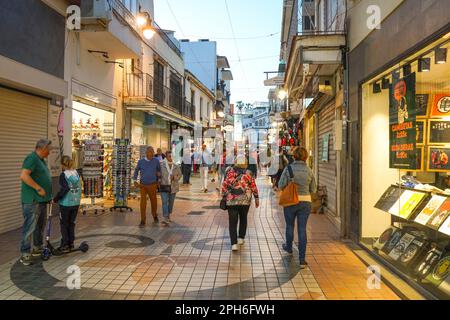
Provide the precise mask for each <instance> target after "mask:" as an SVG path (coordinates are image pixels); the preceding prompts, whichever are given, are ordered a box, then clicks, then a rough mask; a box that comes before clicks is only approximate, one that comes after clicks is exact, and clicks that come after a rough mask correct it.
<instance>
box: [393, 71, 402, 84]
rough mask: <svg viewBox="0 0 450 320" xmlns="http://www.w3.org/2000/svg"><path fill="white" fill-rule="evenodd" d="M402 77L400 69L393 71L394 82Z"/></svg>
mask: <svg viewBox="0 0 450 320" xmlns="http://www.w3.org/2000/svg"><path fill="white" fill-rule="evenodd" d="M399 79H400V71H399V70H395V71H393V72H392V82H395V81H398V80H399Z"/></svg>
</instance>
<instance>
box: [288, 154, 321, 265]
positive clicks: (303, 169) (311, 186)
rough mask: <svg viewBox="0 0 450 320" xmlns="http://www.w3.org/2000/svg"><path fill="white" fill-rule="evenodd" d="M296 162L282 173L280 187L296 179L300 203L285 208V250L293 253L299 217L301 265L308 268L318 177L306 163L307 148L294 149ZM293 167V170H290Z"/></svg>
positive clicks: (298, 230)
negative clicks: (309, 236) (308, 249)
mask: <svg viewBox="0 0 450 320" xmlns="http://www.w3.org/2000/svg"><path fill="white" fill-rule="evenodd" d="M293 156H294V162H293V163H292V164H291V165H289V166H287V167H286V168H285V169H284V171H283V174H282V175H281V178H280V182H279V187H280V188H281V189H284V188H285V187H286V186H287V185H288V184H289V182H290V181H294V183H295V184H296V186H297V192H298V198H299V203H298V204H297V205H294V206H290V207H285V208H284V218H285V220H286V243H284V244H283V250H284V251H286V252H288V253H289V254H292V243H293V242H294V225H295V220H296V219H297V232H298V252H299V259H300V267H301V268H302V269H303V268H306V266H307V265H308V263H307V262H306V245H307V242H308V239H307V224H308V218H309V215H310V214H311V202H312V200H311V194H312V193H315V192H316V191H317V184H316V179H315V178H314V174H313V172H312V170H311V169H310V168H309V167H308V166H307V165H306V160H307V159H308V152H307V151H306V149H305V148H296V149H294V150H293ZM289 168H291V170H289Z"/></svg>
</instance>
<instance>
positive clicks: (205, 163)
mask: <svg viewBox="0 0 450 320" xmlns="http://www.w3.org/2000/svg"><path fill="white" fill-rule="evenodd" d="M200 157H201V159H200V178H201V181H202V191H203V192H204V193H207V192H208V174H209V169H210V166H211V165H212V158H211V154H210V153H209V151H208V148H207V147H206V144H203V145H202V152H201V154H200Z"/></svg>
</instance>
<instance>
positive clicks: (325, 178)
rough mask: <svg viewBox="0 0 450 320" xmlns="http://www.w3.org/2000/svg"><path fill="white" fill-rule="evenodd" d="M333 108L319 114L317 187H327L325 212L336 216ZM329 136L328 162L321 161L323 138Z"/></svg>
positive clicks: (326, 108)
mask: <svg viewBox="0 0 450 320" xmlns="http://www.w3.org/2000/svg"><path fill="white" fill-rule="evenodd" d="M334 120H335V107H334V103H331V104H329V105H327V106H326V107H324V108H323V109H322V110H321V111H320V113H319V135H318V137H319V170H318V172H319V179H318V180H319V185H320V186H325V187H327V196H328V199H327V200H328V201H327V210H328V211H329V213H330V214H331V215H333V216H335V215H336V212H337V211H336V176H337V174H336V151H334V148H333V146H334V128H333V123H334V122H333V121H334ZM326 134H330V141H329V147H328V162H323V161H321V158H322V150H323V137H324V135H326Z"/></svg>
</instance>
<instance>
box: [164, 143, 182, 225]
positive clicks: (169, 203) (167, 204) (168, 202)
mask: <svg viewBox="0 0 450 320" xmlns="http://www.w3.org/2000/svg"><path fill="white" fill-rule="evenodd" d="M181 176H182V175H181V169H180V167H179V166H178V165H176V164H175V163H174V162H173V158H172V152H171V151H167V152H166V157H165V159H164V160H163V161H162V163H161V185H160V191H161V200H162V208H163V220H162V223H163V224H164V225H168V224H170V223H171V222H172V220H171V218H170V217H171V214H172V212H173V206H174V203H175V198H176V196H177V193H178V191H179V190H180V186H179V181H180V179H181Z"/></svg>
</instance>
